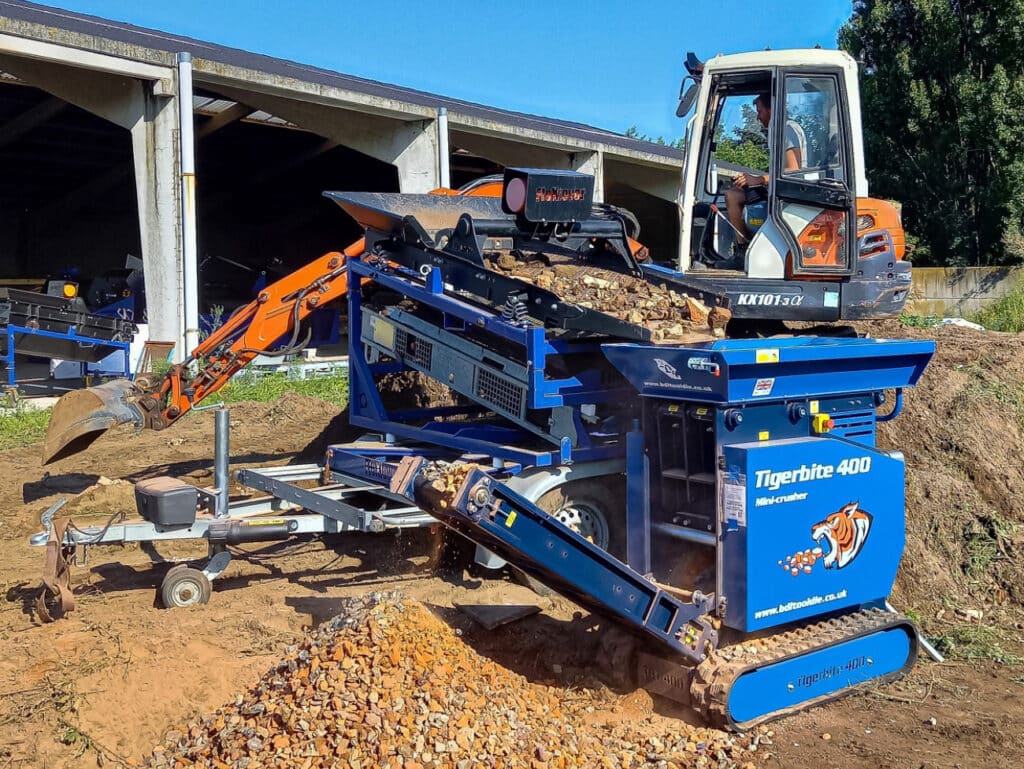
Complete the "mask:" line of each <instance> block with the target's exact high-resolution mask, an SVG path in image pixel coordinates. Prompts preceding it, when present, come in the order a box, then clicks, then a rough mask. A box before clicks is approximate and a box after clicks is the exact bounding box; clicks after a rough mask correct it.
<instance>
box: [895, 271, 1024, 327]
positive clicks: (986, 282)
mask: <svg viewBox="0 0 1024 769" xmlns="http://www.w3.org/2000/svg"><path fill="white" fill-rule="evenodd" d="M1022 279H1024V267H964V268H960V269H956V268H952V267H915V268H914V287H913V290H912V291H911V294H910V301H909V302H907V311H908V312H913V313H916V314H920V315H942V316H945V315H953V316H961V317H962V316H965V315H970V314H971V313H974V312H977V311H978V310H980V309H981V308H982V307H984V306H985V305H987V304H990V303H991V302H993V301H995V300H996V299H998V298H999V297H1001V296H1003V295H1004V294H1006V293H1007V292H1008V291H1010V290H1011V289H1013V288H1014V287H1015V286H1019V285H1021V280H1022Z"/></svg>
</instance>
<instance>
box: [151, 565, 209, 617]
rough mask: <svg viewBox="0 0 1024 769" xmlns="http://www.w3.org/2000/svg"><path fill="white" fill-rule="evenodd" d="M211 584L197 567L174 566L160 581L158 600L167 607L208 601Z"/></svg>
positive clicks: (195, 604) (179, 606) (172, 607)
mask: <svg viewBox="0 0 1024 769" xmlns="http://www.w3.org/2000/svg"><path fill="white" fill-rule="evenodd" d="M212 594H213V585H211V584H210V580H209V578H208V577H207V576H206V575H205V574H203V572H201V571H200V570H199V569H193V568H191V567H189V566H175V567H174V568H173V569H171V570H170V571H169V572H167V576H165V577H164V581H163V582H162V583H160V602H161V603H162V604H163V605H164V606H165V607H166V608H168V609H181V608H184V607H186V606H198V605H199V604H204V603H208V602H209V600H210V596H211V595H212Z"/></svg>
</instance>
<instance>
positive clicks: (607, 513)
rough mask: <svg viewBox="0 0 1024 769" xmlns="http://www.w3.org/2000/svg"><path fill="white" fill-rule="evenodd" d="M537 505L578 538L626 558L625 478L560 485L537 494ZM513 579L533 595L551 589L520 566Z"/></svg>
mask: <svg viewBox="0 0 1024 769" xmlns="http://www.w3.org/2000/svg"><path fill="white" fill-rule="evenodd" d="M535 504H536V505H537V507H539V508H540V509H541V510H543V511H544V512H546V513H550V514H551V515H552V516H553V517H554V518H556V519H557V520H559V521H561V522H562V523H564V524H565V525H566V526H568V527H569V528H570V529H572V530H573V531H575V532H576V533H577V534H579V535H580V536H581V537H584V538H585V539H589V540H590V541H591V542H593V543H594V544H595V545H597V546H598V547H599V548H601V549H602V550H604V551H606V552H607V553H609V554H610V555H613V556H615V557H616V558H619V559H625V557H626V481H625V479H621V478H614V479H613V478H593V479H588V480H582V481H572V482H570V483H565V484H562V485H561V486H558V487H556V488H554V489H552V490H551V491H549V492H548V493H547V494H544V495H543V496H541V498H540V499H538V500H537V502H536V503H535ZM512 573H513V574H514V575H515V578H516V580H517V581H518V582H519V583H520V584H523V585H525V586H526V587H528V588H530V590H532V591H533V592H535V593H536V594H537V595H539V596H542V597H545V598H546V597H549V596H551V595H553V594H554V591H553V590H552V589H551V588H549V587H548V586H547V585H545V584H543V583H542V582H540V581H538V580H537V579H535V578H534V577H531V576H530V575H529V574H527V573H526V572H524V571H521V570H520V569H515V568H514V569H513V571H512Z"/></svg>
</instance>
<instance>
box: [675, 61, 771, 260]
mask: <svg viewBox="0 0 1024 769" xmlns="http://www.w3.org/2000/svg"><path fill="white" fill-rule="evenodd" d="M771 82H772V81H771V74H770V72H768V71H760V72H743V73H736V74H730V75H726V76H720V77H717V78H716V79H715V81H714V84H713V86H712V90H713V93H714V96H713V99H714V101H713V107H712V109H711V110H710V111H709V112H710V114H709V120H710V122H709V125H708V127H707V131H706V133H705V135H706V136H710V141H708V142H706V143H705V148H704V149H703V152H704V153H705V155H704V157H703V163H704V169H705V174H704V184H703V190H702V191H701V193H702V194H701V202H700V203H698V206H699V208H698V216H699V218H700V219H703V220H704V228H703V229H702V230H701V231H700V232H699V233H698V232H697V231H696V228H695V230H694V235H695V245H696V248H695V251H696V257H697V260H698V261H701V262H704V263H705V264H706V265H708V266H711V267H720V268H721V267H724V268H726V269H742V258H735V257H733V251H734V249H735V246H734V244H735V243H737V240H740V241H743V240H747V239H749V238H750V237H752V236H753V234H754V233H756V232H757V231H758V230H759V229H760V227H761V225H762V224H764V221H765V218H766V216H767V187H766V185H763V184H755V185H752V186H751V187H750V189H749V190H748V191H747V194H746V204H745V205H744V206H743V211H742V216H743V224H744V227H743V228H742V230H743V231H742V232H741V231H740V229H739V228H738V227H737V226H736V224H735V223H733V222H730V219H729V216H728V215H727V214H726V208H727V206H726V204H725V198H726V197H727V192H728V190H729V189H731V188H733V187H734V186H735V184H736V180H737V179H738V178H739V177H741V176H742V175H744V174H748V175H750V176H751V177H763V176H767V175H768V174H769V172H770V156H769V151H768V139H769V137H768V132H767V131H766V129H765V126H764V125H763V124H762V122H761V121H760V120H759V118H758V109H757V106H756V103H755V102H756V100H757V97H758V96H759V94H762V93H764V92H766V91H768V90H770V88H771ZM701 203H702V204H703V205H701ZM731 257H732V258H731Z"/></svg>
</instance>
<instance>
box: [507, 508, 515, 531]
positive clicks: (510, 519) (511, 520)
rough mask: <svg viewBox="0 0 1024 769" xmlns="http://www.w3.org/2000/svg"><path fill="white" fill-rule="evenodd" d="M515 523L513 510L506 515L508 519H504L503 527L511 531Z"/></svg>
mask: <svg viewBox="0 0 1024 769" xmlns="http://www.w3.org/2000/svg"><path fill="white" fill-rule="evenodd" d="M515 522H516V511H515V510H513V511H512V512H510V513H509V514H508V518H506V519H505V527H506V528H509V529H511V528H512V524H513V523H515Z"/></svg>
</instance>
